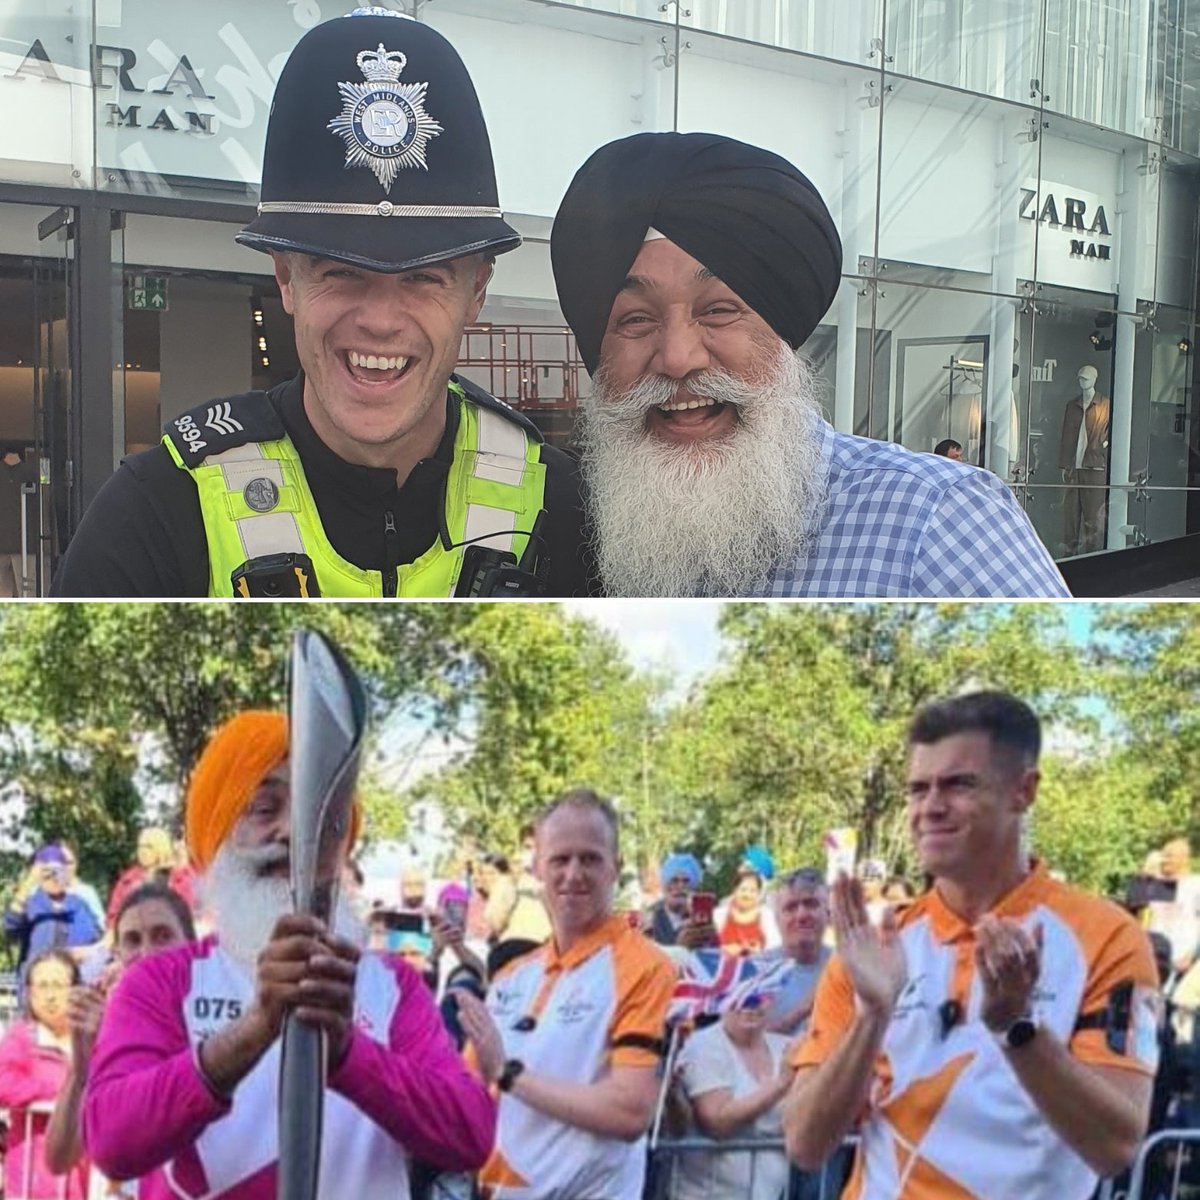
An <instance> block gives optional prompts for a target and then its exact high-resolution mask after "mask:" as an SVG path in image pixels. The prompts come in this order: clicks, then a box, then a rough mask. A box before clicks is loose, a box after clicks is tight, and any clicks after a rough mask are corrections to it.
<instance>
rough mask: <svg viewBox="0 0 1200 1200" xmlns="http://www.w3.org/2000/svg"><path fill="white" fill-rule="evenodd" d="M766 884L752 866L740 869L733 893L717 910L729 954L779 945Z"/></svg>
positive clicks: (721, 941)
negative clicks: (767, 901) (766, 896)
mask: <svg viewBox="0 0 1200 1200" xmlns="http://www.w3.org/2000/svg"><path fill="white" fill-rule="evenodd" d="M765 890H766V883H765V882H764V879H763V876H762V875H761V874H760V873H759V872H758V871H756V870H754V868H753V867H750V866H746V865H743V866H742V867H740V868H739V870H738V873H737V878H736V882H735V883H734V886H733V894H732V895H731V896H730V897H729V899H728V900H726V901H725V902H724V903H723V904H722V905H721V907H720V908H718V909H717V912H716V917H715V922H716V926H717V934H718V937H719V938H720V943H721V949H722V950H725V951H726V952H728V953H729V954H736V955H742V956H744V955H747V954H761V953H762V952H763V951H764V950H773V949H774V948H775V947H776V946H778V945H779V927H778V925H776V923H775V914H774V913H773V912H771V909H770V906H769V905H768V904H767V903H766V899H765Z"/></svg>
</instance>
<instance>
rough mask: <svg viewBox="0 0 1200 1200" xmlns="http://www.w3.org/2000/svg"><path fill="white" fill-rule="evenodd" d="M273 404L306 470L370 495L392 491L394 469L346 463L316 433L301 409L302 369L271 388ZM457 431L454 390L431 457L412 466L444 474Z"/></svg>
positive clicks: (450, 462)
mask: <svg viewBox="0 0 1200 1200" xmlns="http://www.w3.org/2000/svg"><path fill="white" fill-rule="evenodd" d="M275 396H276V398H277V401H276V402H277V406H278V408H279V413H280V416H281V417H282V418H283V424H284V427H285V428H286V429H287V432H288V437H290V438H291V439H292V442H293V443H294V445H295V447H296V450H297V451H298V452H299V454H300V457H301V459H303V461H304V464H305V468H306V469H315V470H316V471H318V472H320V473H322V474H325V475H331V476H333V477H334V478H335V479H336V480H337V481H338V482H340V483H342V484H343V485H345V486H348V487H350V488H352V489H354V490H357V491H362V492H365V493H366V494H368V495H371V496H386V495H389V494H391V493H392V492H394V491H395V490H396V472H395V470H394V469H393V468H392V467H365V466H361V465H359V464H358V463H349V462H347V461H346V460H345V459H344V458H342V457H341V456H340V455H338V454H335V453H334V452H333V451H332V450H331V449H330V448H329V447H328V446H327V445H325V443H324V442H323V441H321V439H320V437H319V436H318V435H317V431H316V430H315V429H313V427H312V422H311V421H309V419H308V413H307V412H305V410H304V372H303V371H301V372H300V373H299V374H298V375H296V377H295V378H294V379H290V380H288V382H287V383H285V384H283V385H282V386H280V387H279V388H277V389H275ZM457 434H458V404H457V402H456V398H455V396H454V393H453V392H451V391H449V389H447V392H446V428H445V430H444V431H443V433H442V438H441V441H440V442H439V443H438V447H437V449H436V450H435V451H434V453H433V457H432V458H423V459H421V461H420V462H418V463H417V465H416V466H415V467H413V469H412V474H411V475H410V476H409V478H410V479H411V478H412V477H413V476H415V475H417V474H418V473H421V474H425V473H435V474H437V475H438V476H442V477H444V476H445V475H447V474H448V473H449V470H450V467H451V466H452V465H453V462H454V439H455V437H456V436H457Z"/></svg>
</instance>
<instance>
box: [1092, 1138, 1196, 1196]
mask: <svg viewBox="0 0 1200 1200" xmlns="http://www.w3.org/2000/svg"><path fill="white" fill-rule="evenodd" d="M1196 1145H1200V1129H1163V1130H1161V1131H1160V1132H1158V1133H1153V1134H1151V1135H1150V1136H1149V1137H1148V1138H1147V1139H1146V1140H1145V1141H1144V1142H1143V1143H1142V1148H1141V1149H1140V1150H1139V1151H1138V1156H1137V1158H1135V1159H1134V1161H1133V1170H1132V1171H1131V1172H1130V1175H1129V1190H1128V1191H1127V1192H1125V1193H1124V1194H1123V1195H1122V1193H1121V1192H1119V1191H1114V1193H1113V1195H1112V1200H1182V1198H1183V1197H1184V1196H1186V1195H1193V1196H1194V1195H1200V1154H1193V1153H1192V1152H1191V1150H1190V1147H1192V1146H1196ZM1172 1147H1174V1148H1175V1154H1174V1156H1172V1155H1171V1154H1170V1150H1171V1148H1172ZM1160 1149H1161V1150H1162V1151H1163V1158H1164V1162H1163V1164H1162V1167H1163V1169H1161V1170H1154V1165H1155V1164H1154V1163H1153V1161H1152V1160H1153V1159H1154V1156H1155V1152H1156V1151H1159V1150H1160ZM1185 1169H1186V1171H1187V1175H1188V1178H1186V1179H1185V1178H1184V1175H1185ZM1164 1187H1165V1190H1164Z"/></svg>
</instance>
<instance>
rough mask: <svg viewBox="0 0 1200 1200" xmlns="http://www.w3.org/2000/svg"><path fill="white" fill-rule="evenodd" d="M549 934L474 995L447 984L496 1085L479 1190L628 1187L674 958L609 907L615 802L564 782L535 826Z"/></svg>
mask: <svg viewBox="0 0 1200 1200" xmlns="http://www.w3.org/2000/svg"><path fill="white" fill-rule="evenodd" d="M535 836H536V839H537V840H536V850H535V855H536V858H535V862H536V869H537V875H538V878H539V879H540V880H541V881H542V886H543V888H544V892H543V898H544V901H545V905H546V909H547V911H548V912H549V914H550V923H551V925H552V927H553V936H552V937H551V939H550V940H549V941H548V942H547V943H546V944H545V945H544V946H542V947H540V948H539V949H537V950H535V951H533V952H532V953H530V954H529V955H527V956H526V957H524V958H521V959H518V960H517V961H516V962H515V963H514V964H512V965H510V966H508V967H506V968H505V969H504V970H502V971H501V972H500V973H499V974H498V975H497V976H496V978H495V979H494V980H493V981H492V986H491V988H490V990H489V992H488V997H487V1004H486V1006H485V1005H484V1003H483V1002H482V1001H480V1000H478V999H476V998H475V997H474V996H472V995H470V994H468V993H465V992H464V993H460V994H459V1015H460V1017H461V1019H462V1026H463V1029H464V1030H465V1031H466V1033H467V1035H468V1036H469V1037H470V1039H471V1046H472V1053H473V1056H474V1059H475V1063H476V1065H477V1067H478V1068H479V1071H480V1073H481V1074H482V1075H483V1077H484V1078H485V1079H486V1080H487V1081H488V1082H489V1083H492V1084H495V1085H496V1087H497V1088H498V1089H499V1090H500V1092H501V1097H500V1117H499V1124H498V1127H497V1132H496V1147H495V1150H494V1151H493V1153H492V1156H491V1158H489V1160H488V1162H487V1164H486V1166H485V1167H484V1169H483V1171H482V1172H481V1173H480V1176H479V1183H480V1186H481V1189H482V1192H483V1195H484V1196H485V1197H487V1200H562V1198H564V1197H581V1198H582V1197H585V1196H591V1197H597V1198H598V1197H605V1198H609V1197H611V1198H612V1200H616V1198H617V1197H621V1198H622V1200H624V1198H625V1197H635V1196H640V1195H641V1194H642V1187H643V1184H644V1182H645V1172H646V1145H645V1137H646V1131H647V1129H648V1128H649V1126H650V1120H651V1117H652V1116H653V1113H654V1102H655V1099H656V1098H657V1095H658V1085H659V1078H658V1066H659V1060H660V1058H661V1055H662V1050H663V1038H664V1035H665V1032H666V1017H667V1005H668V1003H669V1001H670V998H671V992H672V990H673V988H674V985H675V969H674V967H672V966H671V963H670V961H669V960H668V958H667V957H666V955H665V954H664V953H663V952H662V951H661V950H659V949H658V947H657V946H655V945H653V944H652V943H651V942H650V941H648V940H647V939H646V938H645V937H643V936H642V934H640V933H639V932H638V931H637V930H635V929H631V928H630V927H629V924H628V922H627V921H626V920H625V918H624V917H622V916H617V915H614V913H613V892H614V889H615V888H616V885H617V878H618V872H619V869H620V850H619V847H618V837H617V815H616V812H615V811H614V810H613V808H612V806H611V805H610V804H609V803H608V802H607V801H605V800H603V799H601V798H600V797H599V796H597V795H596V794H595V793H594V792H589V791H576V792H569V793H567V795H565V796H563V797H562V798H561V799H559V800H557V801H556V802H555V803H554V804H552V805H551V806H550V807H549V808H548V809H547V810H546V811H545V812H544V813H543V814H542V816H541V818H540V819H539V820H538V822H537V825H536V833H535Z"/></svg>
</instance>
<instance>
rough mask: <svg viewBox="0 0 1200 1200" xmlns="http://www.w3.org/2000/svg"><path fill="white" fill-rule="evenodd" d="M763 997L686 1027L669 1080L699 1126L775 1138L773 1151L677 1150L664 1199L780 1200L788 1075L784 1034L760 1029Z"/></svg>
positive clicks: (721, 1135) (715, 1132) (714, 1132)
mask: <svg viewBox="0 0 1200 1200" xmlns="http://www.w3.org/2000/svg"><path fill="white" fill-rule="evenodd" d="M766 1007H767V1000H766V998H765V997H762V996H757V995H751V996H749V997H747V999H746V1001H745V1002H744V1003H743V1005H742V1007H741V1008H740V1009H737V1010H736V1011H732V1012H728V1013H726V1014H725V1015H724V1016H723V1017H722V1018H721V1019H720V1021H718V1022H717V1023H716V1024H715V1025H709V1026H708V1027H707V1028H705V1029H701V1030H699V1031H698V1032H696V1033H694V1034H692V1036H691V1037H690V1038H689V1039H688V1041H687V1043H686V1045H685V1046H684V1047H683V1050H682V1051H681V1052H680V1055H679V1062H678V1065H677V1068H676V1076H675V1077H676V1079H677V1080H678V1081H679V1083H680V1085H681V1086H682V1090H683V1094H684V1097H685V1099H686V1100H687V1102H688V1104H689V1105H690V1108H691V1112H692V1118H693V1120H694V1122H695V1124H696V1127H697V1129H698V1131H699V1132H700V1133H703V1134H705V1135H706V1136H708V1137H711V1138H715V1139H716V1140H718V1141H720V1140H722V1139H725V1138H734V1137H737V1138H750V1137H752V1138H760V1137H761V1138H776V1139H779V1146H780V1148H779V1149H776V1150H734V1151H726V1152H722V1151H721V1150H719V1149H717V1150H713V1151H698V1152H689V1153H687V1154H684V1155H683V1156H682V1157H681V1159H680V1160H679V1164H678V1168H677V1170H676V1173H675V1178H674V1179H673V1181H672V1182H673V1186H672V1188H671V1197H672V1200H722V1198H723V1197H728V1196H737V1197H739V1198H742V1197H744V1198H745V1200H781V1198H782V1197H783V1195H784V1193H785V1191H786V1189H787V1182H788V1164H787V1158H786V1157H785V1155H784V1152H783V1149H782V1136H783V1126H782V1120H781V1117H780V1112H779V1106H780V1103H781V1102H782V1100H783V1098H784V1096H785V1095H786V1094H787V1091H788V1088H789V1087H790V1086H791V1082H792V1074H793V1072H792V1070H791V1068H790V1067H788V1066H787V1063H786V1061H785V1054H786V1051H787V1048H788V1046H789V1045H790V1043H791V1039H790V1038H787V1037H785V1036H784V1035H783V1034H781V1033H768V1032H767V1031H766V1021H765V1010H766Z"/></svg>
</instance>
